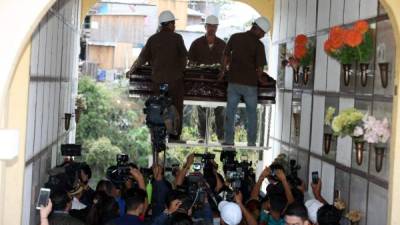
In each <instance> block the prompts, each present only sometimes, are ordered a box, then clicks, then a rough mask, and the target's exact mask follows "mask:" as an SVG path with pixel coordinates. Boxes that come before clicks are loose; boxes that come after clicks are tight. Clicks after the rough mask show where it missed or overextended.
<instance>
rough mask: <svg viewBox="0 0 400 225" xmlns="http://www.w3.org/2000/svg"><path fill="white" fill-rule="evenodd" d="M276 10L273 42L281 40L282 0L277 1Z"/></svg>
mask: <svg viewBox="0 0 400 225" xmlns="http://www.w3.org/2000/svg"><path fill="white" fill-rule="evenodd" d="M274 4H275V6H274V7H275V10H274V28H273V30H272V42H276V41H279V37H280V33H279V30H280V23H281V4H282V2H281V1H275V3H274Z"/></svg>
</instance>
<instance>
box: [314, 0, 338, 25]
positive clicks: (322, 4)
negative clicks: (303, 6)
mask: <svg viewBox="0 0 400 225" xmlns="http://www.w3.org/2000/svg"><path fill="white" fill-rule="evenodd" d="M333 1H335V0H333ZM330 6H331V0H319V1H318V24H317V28H318V30H322V29H326V28H328V27H329V15H330Z"/></svg>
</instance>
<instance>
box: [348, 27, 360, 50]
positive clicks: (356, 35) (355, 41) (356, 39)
mask: <svg viewBox="0 0 400 225" xmlns="http://www.w3.org/2000/svg"><path fill="white" fill-rule="evenodd" d="M362 40H363V37H362V34H361V33H360V32H359V31H356V30H353V29H352V30H349V31H347V32H346V36H345V38H344V43H345V44H346V45H348V46H350V47H353V48H354V47H357V46H359V45H360V44H361V42H362Z"/></svg>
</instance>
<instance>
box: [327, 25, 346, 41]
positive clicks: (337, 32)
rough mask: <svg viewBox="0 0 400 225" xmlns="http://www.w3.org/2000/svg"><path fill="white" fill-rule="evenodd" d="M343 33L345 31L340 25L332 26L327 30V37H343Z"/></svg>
mask: <svg viewBox="0 0 400 225" xmlns="http://www.w3.org/2000/svg"><path fill="white" fill-rule="evenodd" d="M345 33H346V30H345V29H343V28H342V27H339V26H335V27H332V28H331V30H330V31H329V38H335V39H336V38H338V39H344V34H345Z"/></svg>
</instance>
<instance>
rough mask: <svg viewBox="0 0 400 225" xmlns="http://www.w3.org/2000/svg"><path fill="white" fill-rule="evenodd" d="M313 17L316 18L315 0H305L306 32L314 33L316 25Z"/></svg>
mask: <svg viewBox="0 0 400 225" xmlns="http://www.w3.org/2000/svg"><path fill="white" fill-rule="evenodd" d="M303 1H304V0H303ZM315 18H317V0H307V19H306V33H308V34H314V33H315V31H316V27H317V25H316V23H317V20H316V19H315Z"/></svg>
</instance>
